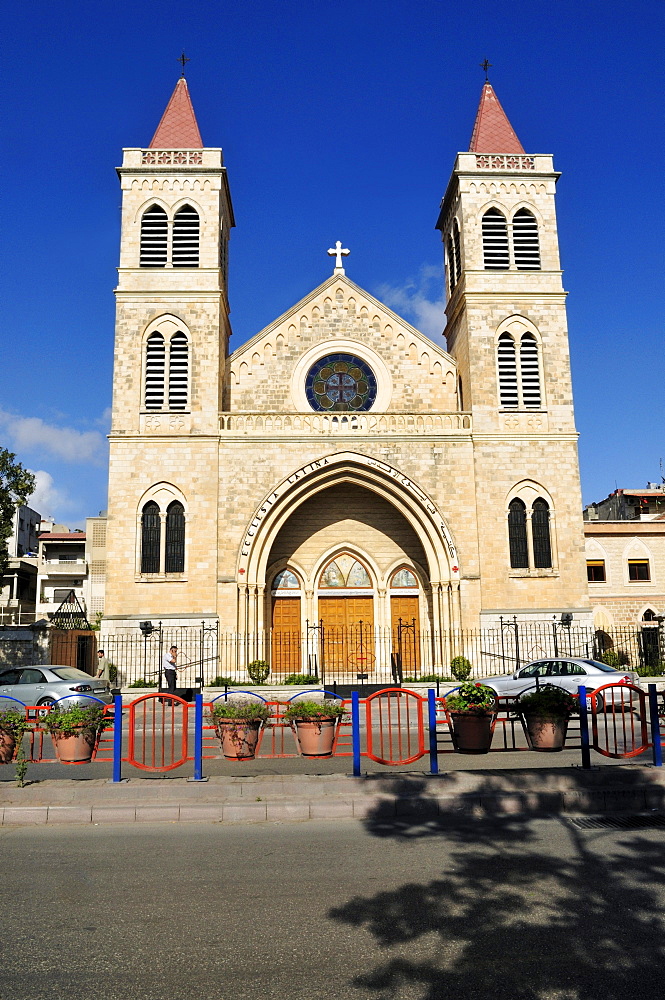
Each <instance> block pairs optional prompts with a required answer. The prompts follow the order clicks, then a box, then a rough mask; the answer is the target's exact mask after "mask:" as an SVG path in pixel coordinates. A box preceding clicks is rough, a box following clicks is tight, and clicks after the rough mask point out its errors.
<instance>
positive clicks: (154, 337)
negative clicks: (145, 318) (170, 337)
mask: <svg viewBox="0 0 665 1000" xmlns="http://www.w3.org/2000/svg"><path fill="white" fill-rule="evenodd" d="M165 372H166V347H165V344H164V337H163V336H162V334H161V333H157V332H155V333H151V334H150V336H149V337H148V339H147V341H146V350H145V408H146V410H162V409H163V408H164V381H165Z"/></svg>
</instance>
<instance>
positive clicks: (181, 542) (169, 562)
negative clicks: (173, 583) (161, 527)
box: [164, 500, 185, 573]
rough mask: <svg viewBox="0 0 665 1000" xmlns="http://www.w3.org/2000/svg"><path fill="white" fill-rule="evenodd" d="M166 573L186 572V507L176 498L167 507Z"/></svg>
mask: <svg viewBox="0 0 665 1000" xmlns="http://www.w3.org/2000/svg"><path fill="white" fill-rule="evenodd" d="M164 570H165V572H166V573H184V572H185V508H184V507H183V505H182V504H181V503H180V501H179V500H174V501H173V502H172V503H170V504H169V505H168V507H167V508H166V554H165V562H164Z"/></svg>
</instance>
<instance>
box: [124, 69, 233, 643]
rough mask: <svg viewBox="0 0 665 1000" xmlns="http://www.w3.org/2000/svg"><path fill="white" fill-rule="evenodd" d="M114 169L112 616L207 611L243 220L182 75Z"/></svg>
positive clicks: (207, 614) (210, 611)
mask: <svg viewBox="0 0 665 1000" xmlns="http://www.w3.org/2000/svg"><path fill="white" fill-rule="evenodd" d="M118 175H119V177H120V184H121V188H122V222H121V237H120V267H119V269H118V285H117V288H116V291H115V295H116V334H115V357H114V375H113V415H112V426H111V433H110V435H109V442H110V455H109V505H108V533H107V559H108V572H107V587H106V608H105V610H106V619H107V620H108V621H110V622H113V621H116V622H120V621H122V622H124V623H125V625H126V624H127V623H128V622H132V621H133V620H134V619H136V618H137V617H141V615H139V614H137V610H140V612H141V614H142V615H143V617H147V618H150V617H155V618H165V619H169V618H170V619H174V620H175V619H179V620H187V619H189V618H191V617H193V616H198V617H199V618H201V619H204V618H211V617H214V616H216V599H217V594H216V573H215V569H216V562H215V556H214V552H215V545H216V536H217V513H218V496H219V482H218V475H217V469H218V459H219V412H220V410H221V409H222V408H223V404H224V399H223V395H224V385H225V368H226V358H227V355H228V343H229V338H230V334H231V329H230V323H229V300H228V270H227V260H228V250H227V248H228V241H229V235H230V231H231V228H232V227H233V226H234V218H233V209H232V206H231V197H230V194H229V187H228V181H227V176H226V170H225V168H224V161H223V158H222V150H221V149H219V148H215V147H209V146H204V145H203V141H202V139H201V134H200V131H199V127H198V123H197V120H196V115H195V114H194V108H193V106H192V101H191V98H190V95H189V90H188V87H187V82H186V80H185V78H184V76H183V77H181V78H180V79H179V80H178V82H177V84H176V86H175V89H174V91H173V94H172V95H171V98H170V100H169V102H168V105H167V107H166V110H165V111H164V114H163V115H162V118H161V121H160V122H159V125H158V126H157V130H156V132H155V134H154V136H153V138H152V141H151V142H150V144H149V145H147V146H146V147H144V148H141V149H125V150H124V151H123V160H122V166H121V167H120V168H119V169H118ZM211 553H212V555H211ZM211 562H212V570H211V571H209V569H210V565H211ZM165 609H167V613H165ZM134 624H135V623H134ZM123 627H125V626H123Z"/></svg>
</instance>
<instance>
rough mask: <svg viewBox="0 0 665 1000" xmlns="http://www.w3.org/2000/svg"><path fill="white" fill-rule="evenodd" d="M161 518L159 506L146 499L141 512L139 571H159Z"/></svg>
mask: <svg viewBox="0 0 665 1000" xmlns="http://www.w3.org/2000/svg"><path fill="white" fill-rule="evenodd" d="M161 530H162V520H161V515H160V512H159V506H158V504H156V503H155V501H154V500H150V501H148V503H147V504H145V506H144V507H143V511H142V512H141V572H142V573H159V559H160V549H161Z"/></svg>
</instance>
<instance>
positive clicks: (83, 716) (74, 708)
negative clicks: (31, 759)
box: [39, 705, 113, 764]
mask: <svg viewBox="0 0 665 1000" xmlns="http://www.w3.org/2000/svg"><path fill="white" fill-rule="evenodd" d="M39 724H40V726H42V727H43V728H44V729H45V730H46V731H47V732H48V733H50V734H51V739H52V740H53V746H54V747H55V753H56V756H57V758H58V760H59V761H60V763H61V764H84V763H87V762H88V761H90V760H92V755H93V753H94V751H95V748H96V746H97V743H98V742H99V737H100V735H101V734H102V733H103V731H104V730H105V729H107V728H108V727H109V726H112V725H113V719H112V718H110V717H109V716H107V715H104V709H103V707H102V706H101V705H70V706H68V707H66V708H63V707H60V706H58V705H55V706H54V707H53V708H51V709H49V711H48V713H47V714H46V715H45V716H44V717H43V718H41V719H40V720H39Z"/></svg>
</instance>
